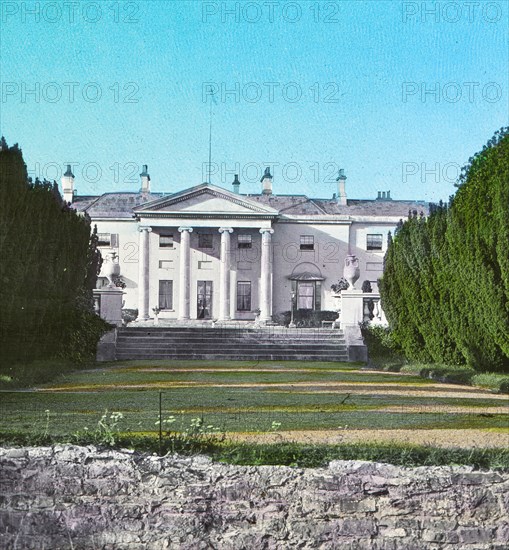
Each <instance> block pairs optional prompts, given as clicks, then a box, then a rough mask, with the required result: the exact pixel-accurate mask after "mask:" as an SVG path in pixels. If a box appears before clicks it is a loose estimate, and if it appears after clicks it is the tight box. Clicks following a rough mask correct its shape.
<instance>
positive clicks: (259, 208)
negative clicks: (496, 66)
mask: <svg viewBox="0 0 509 550" xmlns="http://www.w3.org/2000/svg"><path fill="white" fill-rule="evenodd" d="M337 181H338V192H337V194H335V195H334V196H333V197H332V198H330V199H317V198H309V197H306V196H304V195H293V194H283V193H278V192H277V189H274V188H273V178H272V176H271V174H270V172H269V170H268V169H267V170H266V172H265V174H264V177H263V178H262V181H261V189H260V193H259V194H248V195H246V194H241V193H240V186H241V185H240V182H239V180H238V178H237V176H236V177H235V180H234V182H233V184H232V189H231V190H229V189H224V188H221V187H217V186H215V185H211V184H209V183H203V184H201V185H197V186H194V187H189V188H187V189H184V190H180V191H176V192H173V193H154V192H152V190H151V181H150V176H149V175H148V171H147V167H146V166H144V170H143V172H142V173H141V189H140V190H139V191H137V192H122V193H105V194H103V195H100V196H94V197H91V196H79V195H78V194H77V193H76V191H75V189H74V176H73V174H72V172H71V170H70V169H68V171H67V172H66V173H65V175H64V177H63V180H62V188H63V193H64V198H65V199H66V200H68V201H69V202H72V204H73V207H74V208H76V210H78V211H80V212H87V213H88V214H89V215H90V217H91V218H92V222H93V224H95V225H97V230H98V233H99V247H100V250H101V253H102V254H103V257H110V258H111V257H115V258H116V260H115V261H118V264H119V270H120V275H119V278H120V280H121V282H122V285H125V288H124V291H125V296H124V307H125V308H128V309H137V310H138V318H139V319H140V320H145V319H148V318H150V317H153V315H154V308H157V309H158V310H160V313H159V317H160V318H163V319H164V318H167V319H174V320H181V321H183V322H186V321H188V320H193V319H196V320H200V319H203V320H206V319H217V320H220V321H229V320H235V321H242V320H246V321H248V320H253V319H254V317H255V315H256V313H258V311H257V310H260V320H261V321H269V320H270V319H271V317H272V315H274V314H277V313H281V312H284V311H289V310H290V308H291V307H292V301H293V304H294V307H295V308H297V309H307V310H315V311H318V310H334V311H336V310H337V309H338V300H337V297H336V296H335V293H334V292H333V291H332V290H331V285H332V284H333V283H336V282H337V281H338V280H339V279H340V278H341V277H342V274H343V265H344V260H345V257H346V256H347V255H348V254H354V255H356V256H357V257H358V258H359V264H360V269H361V275H360V279H359V283H358V285H359V286H360V285H361V284H362V282H363V281H365V280H368V281H370V282H371V285H372V287H373V288H374V289H375V290H376V288H377V279H378V278H379V277H380V275H381V274H382V268H383V256H384V253H385V251H386V247H387V238H388V233H389V231H394V229H395V226H396V225H397V223H398V221H399V220H400V219H402V218H406V217H407V216H408V213H409V211H418V212H421V211H423V212H424V213H427V209H428V205H427V204H426V203H424V202H420V201H396V200H392V199H391V197H390V193H389V192H383V193H382V192H380V193H378V197H376V198H374V199H371V200H355V199H354V200H352V199H348V198H347V196H346V190H345V182H346V176H344V174H343V173H342V172H340V174H339V176H338V180H337ZM105 283H106V279H105V278H100V284H105Z"/></svg>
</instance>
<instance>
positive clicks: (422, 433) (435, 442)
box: [228, 430, 509, 449]
mask: <svg viewBox="0 0 509 550" xmlns="http://www.w3.org/2000/svg"><path fill="white" fill-rule="evenodd" d="M228 438H229V439H231V440H232V441H246V442H251V443H281V442H285V441H294V442H298V443H327V444H334V443H362V442H364V443H374V442H381V443H411V444H415V445H430V446H433V447H443V448H450V447H457V448H469V449H473V448H487V447H489V448H508V447H509V433H507V432H506V433H501V432H497V431H489V430H320V431H318V430H317V431H287V432H276V433H265V434H247V433H244V434H229V436H228Z"/></svg>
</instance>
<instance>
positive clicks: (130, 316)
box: [122, 309, 138, 325]
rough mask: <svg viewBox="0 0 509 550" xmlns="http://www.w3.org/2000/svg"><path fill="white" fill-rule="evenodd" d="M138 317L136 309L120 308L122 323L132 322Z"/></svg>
mask: <svg viewBox="0 0 509 550" xmlns="http://www.w3.org/2000/svg"><path fill="white" fill-rule="evenodd" d="M137 318H138V310H137V309H123V310H122V323H123V324H124V325H127V323H132V322H133V321H136V319H137Z"/></svg>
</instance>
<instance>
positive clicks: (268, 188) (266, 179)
mask: <svg viewBox="0 0 509 550" xmlns="http://www.w3.org/2000/svg"><path fill="white" fill-rule="evenodd" d="M260 181H261V182H262V193H263V194H264V195H272V176H271V175H270V168H269V167H268V166H267V168H265V172H264V173H263V176H262V179H261V180H260Z"/></svg>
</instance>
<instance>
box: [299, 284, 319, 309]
mask: <svg viewBox="0 0 509 550" xmlns="http://www.w3.org/2000/svg"><path fill="white" fill-rule="evenodd" d="M298 290H299V292H298V295H297V309H314V307H313V306H314V302H315V284H314V283H300V282H299V284H298Z"/></svg>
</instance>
